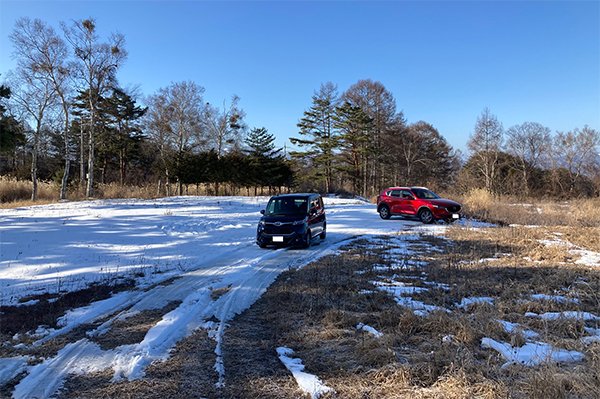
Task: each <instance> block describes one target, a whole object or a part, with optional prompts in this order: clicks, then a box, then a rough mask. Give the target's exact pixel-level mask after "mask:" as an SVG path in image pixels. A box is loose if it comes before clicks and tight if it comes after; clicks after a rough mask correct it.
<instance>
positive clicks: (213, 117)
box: [203, 96, 246, 157]
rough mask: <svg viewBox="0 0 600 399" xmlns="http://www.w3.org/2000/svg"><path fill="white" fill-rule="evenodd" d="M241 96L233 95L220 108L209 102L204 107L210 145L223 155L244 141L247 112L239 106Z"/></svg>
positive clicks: (219, 154) (218, 153) (204, 119)
mask: <svg viewBox="0 0 600 399" xmlns="http://www.w3.org/2000/svg"><path fill="white" fill-rule="evenodd" d="M239 102H240V98H239V97H238V96H233V97H232V98H231V102H230V103H229V104H227V103H226V102H225V101H223V107H222V108H218V107H215V106H212V105H211V104H209V103H207V104H206V108H205V109H204V116H203V121H204V124H205V126H206V132H207V134H208V139H209V143H210V146H211V147H212V149H214V150H215V151H216V152H217V155H218V156H219V157H221V156H222V155H223V154H224V153H225V152H226V151H227V150H228V148H231V147H238V146H239V145H240V144H241V142H242V132H243V131H244V129H245V125H244V117H245V116H246V114H245V113H244V111H243V110H242V109H241V108H240V107H239Z"/></svg>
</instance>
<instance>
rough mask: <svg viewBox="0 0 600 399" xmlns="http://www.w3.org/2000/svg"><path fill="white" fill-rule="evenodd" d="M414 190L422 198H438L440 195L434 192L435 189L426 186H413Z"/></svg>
mask: <svg viewBox="0 0 600 399" xmlns="http://www.w3.org/2000/svg"><path fill="white" fill-rule="evenodd" d="M412 192H413V193H415V195H416V196H417V198H420V199H438V198H440V196H439V195H437V194H436V193H434V192H433V191H430V190H427V189H425V188H413V189H412Z"/></svg>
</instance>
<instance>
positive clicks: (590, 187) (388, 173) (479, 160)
mask: <svg viewBox="0 0 600 399" xmlns="http://www.w3.org/2000/svg"><path fill="white" fill-rule="evenodd" d="M298 128H299V137H294V138H291V139H290V140H291V142H292V143H293V144H296V145H297V146H299V147H300V148H301V150H300V151H295V152H292V153H291V155H292V156H293V157H294V158H295V159H297V160H300V161H301V162H300V165H304V166H303V167H301V169H302V173H301V174H300V175H301V176H303V179H302V180H301V181H300V182H299V184H300V185H304V186H307V187H312V188H314V187H315V184H314V182H315V181H317V182H318V184H317V188H318V189H321V190H323V191H326V192H330V191H336V190H350V191H353V192H355V193H360V194H362V195H364V196H371V195H375V194H377V193H378V192H379V190H381V189H382V188H384V187H387V186H390V185H426V186H429V187H432V188H435V189H442V190H446V189H455V190H458V191H461V192H464V191H467V190H469V189H472V188H484V189H486V190H488V191H489V192H491V193H494V194H508V195H516V196H520V197H527V196H552V197H568V198H571V197H574V196H575V197H578V196H593V195H599V194H600V133H599V132H598V131H597V130H594V129H592V128H590V127H588V126H585V127H583V128H582V129H574V130H572V131H569V132H557V133H556V134H554V135H553V134H552V133H551V131H550V129H549V128H547V127H545V126H543V125H541V124H540V123H536V122H524V123H522V124H520V125H515V126H512V127H510V128H509V129H507V130H506V131H505V130H504V128H503V126H502V123H501V122H500V121H499V120H498V118H497V117H496V116H495V115H493V114H492V112H491V111H490V110H489V109H487V108H485V109H484V110H483V112H482V113H481V115H480V116H479V117H478V118H477V121H476V124H475V128H474V130H473V132H472V133H471V135H470V138H469V141H468V149H469V153H468V158H466V159H464V158H463V155H462V154H461V153H460V152H459V151H456V150H454V149H453V148H452V147H451V146H450V145H449V144H448V143H447V142H446V140H445V139H444V138H443V136H442V135H441V134H440V133H439V132H438V131H437V129H436V128H435V127H434V126H432V125H431V124H430V123H427V122H424V121H419V122H416V123H412V124H408V123H407V122H406V120H405V118H404V115H403V113H402V112H398V111H397V109H396V102H395V99H394V97H393V95H392V94H391V93H390V92H389V91H388V90H387V89H386V88H385V87H384V86H383V84H382V83H380V82H374V81H372V80H360V81H358V82H357V83H355V84H353V85H352V86H350V87H349V88H348V89H347V90H346V91H345V92H344V93H342V94H341V95H339V94H338V92H337V87H336V86H335V85H334V84H333V83H331V82H327V83H324V84H322V85H321V87H320V88H319V89H318V90H317V91H315V93H314V95H313V97H312V104H311V106H310V107H309V108H308V109H307V110H306V111H305V112H304V115H303V117H302V118H301V119H300V121H299V123H298Z"/></svg>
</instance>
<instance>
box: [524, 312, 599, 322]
mask: <svg viewBox="0 0 600 399" xmlns="http://www.w3.org/2000/svg"><path fill="white" fill-rule="evenodd" d="M525 316H526V317H536V318H539V319H542V320H558V319H576V320H583V321H595V320H600V317H598V316H596V315H595V314H593V313H589V312H580V311H576V310H570V311H565V312H546V313H541V314H537V313H534V312H527V313H525Z"/></svg>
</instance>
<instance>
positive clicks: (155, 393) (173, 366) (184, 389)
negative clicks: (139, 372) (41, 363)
mask: <svg viewBox="0 0 600 399" xmlns="http://www.w3.org/2000/svg"><path fill="white" fill-rule="evenodd" d="M214 362H215V356H214V341H213V340H212V339H210V338H209V337H208V335H207V333H206V331H197V332H195V333H194V334H192V335H191V336H190V337H188V338H187V339H185V340H183V341H181V342H179V343H178V344H177V345H176V347H175V348H174V350H173V351H172V352H171V356H170V357H169V359H168V360H166V361H164V362H156V363H153V364H152V365H150V366H149V367H148V368H147V369H146V376H145V377H144V378H142V379H138V380H134V381H127V380H125V381H121V382H118V383H112V382H111V378H112V372H110V370H107V371H103V372H99V373H95V374H91V375H83V376H72V377H70V378H69V379H67V381H66V382H65V387H64V389H63V390H62V393H61V395H60V397H61V398H78V399H80V398H90V399H91V398H94V399H96V398H144V399H145V398H156V399H167V398H203V397H209V398H215V397H218V395H217V390H216V388H215V385H214V381H216V379H217V375H216V372H215V370H214V369H213V365H214Z"/></svg>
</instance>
